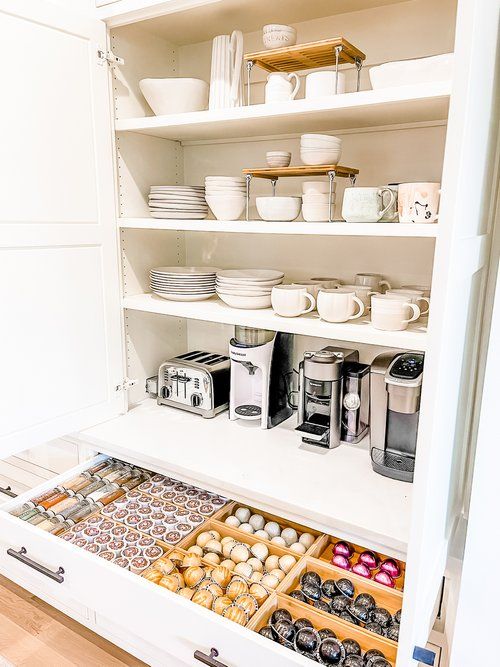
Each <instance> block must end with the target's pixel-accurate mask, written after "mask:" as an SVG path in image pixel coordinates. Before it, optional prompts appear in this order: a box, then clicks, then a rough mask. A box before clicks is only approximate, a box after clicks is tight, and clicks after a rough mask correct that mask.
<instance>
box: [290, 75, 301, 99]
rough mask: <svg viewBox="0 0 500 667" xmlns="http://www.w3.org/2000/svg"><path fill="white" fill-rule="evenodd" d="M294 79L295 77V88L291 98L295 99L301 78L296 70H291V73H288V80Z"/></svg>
mask: <svg viewBox="0 0 500 667" xmlns="http://www.w3.org/2000/svg"><path fill="white" fill-rule="evenodd" d="M292 79H295V88H294V89H293V91H292V94H291V95H290V99H291V100H294V99H295V95H296V94H297V93H298V92H299V88H300V79H299V76H298V74H295V72H290V74H289V75H288V81H291V80H292Z"/></svg>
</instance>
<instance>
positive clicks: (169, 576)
mask: <svg viewBox="0 0 500 667" xmlns="http://www.w3.org/2000/svg"><path fill="white" fill-rule="evenodd" d="M106 460H108V457H103V456H100V457H97V458H96V459H95V460H94V461H93V462H91V463H90V464H89V463H87V464H86V465H84V466H79V469H74V470H73V471H68V472H67V473H66V474H65V477H64V476H60V478H58V479H56V480H54V481H53V482H52V483H50V482H47V483H46V484H45V485H42V486H41V487H39V488H38V489H36V490H35V491H30V492H28V493H26V494H25V495H24V496H23V497H20V498H19V499H17V500H12V501H11V502H9V503H7V504H6V505H5V506H4V511H3V512H0V522H3V523H4V524H5V523H6V522H8V523H9V528H8V529H6V528H5V526H4V528H5V529H4V530H3V531H2V534H3V535H9V541H10V540H12V541H11V542H10V544H6V543H5V538H2V540H1V541H0V569H1V570H2V571H6V568H7V570H13V575H11V574H10V573H9V576H12V578H13V579H15V580H21V581H20V582H22V580H23V577H24V576H26V575H27V574H28V572H29V571H33V570H34V571H35V572H37V573H38V574H39V576H41V577H42V581H43V582H44V583H45V584H46V586H47V587H50V589H51V592H50V594H51V596H52V597H53V596H54V592H53V588H54V586H57V585H59V584H68V589H67V593H69V594H70V595H71V596H73V597H76V599H78V600H80V601H81V602H82V603H84V604H88V605H89V606H91V607H93V608H94V609H96V611H98V612H99V613H101V614H102V615H103V616H107V617H108V618H113V619H115V620H116V621H118V622H120V623H121V624H123V625H124V626H125V627H131V626H133V631H134V632H135V633H136V634H137V633H141V632H142V633H144V640H145V641H150V642H151V643H152V644H156V645H159V646H162V645H163V642H164V641H166V640H167V635H168V642H169V649H170V650H171V652H173V653H172V654H173V655H176V656H177V657H179V658H183V659H186V657H187V654H186V651H187V650H188V647H191V645H190V640H187V639H186V638H185V637H184V638H183V635H182V633H185V632H186V631H187V629H188V628H189V627H191V628H196V636H197V637H199V638H200V642H201V645H202V646H203V645H204V644H203V639H202V637H207V641H208V635H210V632H212V634H211V635H210V636H211V637H214V638H215V637H217V636H219V639H221V638H222V637H224V640H223V641H224V642H227V641H228V640H227V633H228V632H229V633H230V634H231V633H238V632H244V633H248V631H249V630H250V631H254V633H253V634H252V635H250V637H254V639H253V641H255V642H257V644H256V646H258V647H259V650H260V651H262V652H263V653H262V655H263V656H264V655H267V657H266V658H264V659H265V660H269V659H270V658H269V655H268V651H271V652H272V653H273V654H275V656H274V657H273V658H272V660H273V664H276V665H280V666H281V664H283V665H287V664H306V663H304V660H307V659H308V658H313V659H316V660H317V661H318V662H322V661H323V662H324V659H323V657H322V654H321V651H320V649H321V647H322V646H323V645H322V644H321V642H320V643H319V644H318V647H316V648H315V649H314V651H313V653H311V654H310V655H307V654H306V655H307V658H304V657H303V656H301V655H300V650H299V651H298V649H297V646H296V645H295V644H294V643H293V642H290V641H288V640H286V639H284V638H283V637H282V636H280V635H279V634H277V630H276V628H275V624H273V623H272V620H271V617H272V614H273V612H274V611H275V610H276V609H285V610H288V612H289V613H290V615H291V617H292V618H293V620H296V619H299V618H302V619H308V621H309V622H310V624H312V626H313V628H314V629H315V630H317V631H319V630H325V629H328V630H329V631H331V632H333V633H335V635H336V637H337V638H338V639H339V640H340V642H342V641H343V640H346V639H350V640H353V641H352V642H346V644H345V646H346V647H347V648H350V647H351V648H352V646H354V647H355V648H356V647H358V646H359V650H360V651H362V652H366V651H368V650H377V651H380V654H381V655H383V656H384V657H385V659H386V660H387V661H389V664H394V661H395V658H396V653H397V641H394V640H395V639H397V630H398V627H399V626H398V623H397V621H399V618H398V616H397V614H398V613H400V609H401V605H402V596H403V594H402V590H400V589H402V587H403V581H404V564H403V563H400V562H399V561H398V562H397V565H398V567H399V568H400V570H401V576H400V577H399V579H398V580H397V585H398V588H390V587H388V586H384V585H382V584H380V583H377V582H376V581H374V580H373V579H367V578H365V577H362V576H359V575H358V574H356V573H354V572H352V571H346V570H345V569H342V568H339V567H336V566H335V565H332V564H331V563H329V562H328V561H330V560H331V559H332V556H333V549H334V547H335V545H337V544H339V540H337V539H336V538H334V537H333V536H331V535H325V534H322V533H319V532H318V531H315V530H312V529H309V528H307V527H306V526H303V525H300V524H297V523H294V522H289V521H287V520H286V519H284V518H282V517H279V516H276V515H273V514H270V513H267V512H261V511H260V510H258V509H257V508H254V507H248V506H245V508H246V509H247V510H248V511H247V512H245V515H248V514H249V515H250V516H251V515H260V517H261V518H258V519H257V520H256V522H254V523H256V525H257V524H258V525H263V524H265V525H266V527H267V526H268V522H273V526H274V531H275V532H276V535H275V541H273V540H272V539H271V535H270V534H269V535H268V538H265V537H262V535H263V533H261V534H260V535H259V534H257V535H255V534H253V533H251V532H246V531H248V530H251V529H249V528H248V526H249V524H248V523H246V526H245V527H244V529H243V530H242V529H241V528H240V527H239V525H238V526H237V525H234V524H236V523H237V522H236V521H235V519H234V518H230V517H234V516H235V513H236V512H237V511H238V510H241V509H242V508H243V506H241V505H239V504H238V503H236V502H234V501H228V500H227V499H226V498H223V497H222V496H219V495H217V494H214V493H210V492H208V491H204V490H203V489H197V488H196V487H192V486H190V485H188V484H184V483H183V482H180V481H179V480H175V479H172V478H168V477H165V476H163V475H158V474H156V473H153V472H149V471H146V470H144V469H140V468H138V469H137V471H138V474H140V475H142V476H143V477H144V478H145V481H143V482H142V483H141V484H140V485H138V486H136V487H135V488H133V489H127V488H124V489H123V491H124V493H122V494H121V495H120V496H119V497H117V498H116V499H115V500H114V501H113V502H111V503H109V504H108V505H106V506H104V507H99V506H98V505H93V506H92V507H93V509H95V511H93V512H92V513H90V514H88V515H87V516H85V517H84V518H83V519H82V521H80V522H77V523H75V524H74V525H69V523H68V522H67V521H66V522H65V528H66V530H64V531H61V532H59V534H58V535H52V534H50V533H48V532H46V531H45V530H40V529H39V528H38V527H37V526H36V525H31V524H29V523H27V521H23V520H21V519H20V518H18V517H17V516H15V514H17V513H19V508H20V507H23V508H26V507H29V506H30V505H32V504H33V503H30V496H31V497H34V498H36V497H37V496H40V495H46V494H47V493H48V492H50V490H51V489H52V488H55V486H57V488H59V489H64V482H65V478H66V480H71V479H72V476H73V477H74V475H75V472H76V473H79V474H80V475H81V474H82V473H84V472H85V470H86V469H88V468H89V466H90V465H93V466H98V465H99V464H100V463H102V462H103V461H106ZM118 463H121V462H118ZM43 487H45V488H43ZM190 501H195V502H190ZM126 508H128V513H127V512H124V510H125V509H126ZM144 508H149V509H144ZM150 510H151V511H150ZM162 510H163V511H162ZM141 511H142V512H143V514H144V515H149V516H151V517H153V516H154V526H161V525H162V521H168V520H169V518H170V517H171V523H172V524H173V523H174V522H179V520H180V521H181V522H183V523H185V524H186V525H185V531H186V532H185V534H181V531H179V535H178V536H176V539H175V540H174V542H175V543H172V542H171V543H169V542H168V541H167V540H166V539H163V538H162V536H163V534H162V535H161V536H158V534H157V533H156V534H155V533H154V532H153V530H151V529H149V530H143V529H144V528H151V527H150V526H149V523H147V524H144V520H145V519H142V518H141V519H140V521H138V520H137V519H138V518H140V516H139V515H140V512H141ZM158 511H160V513H161V514H160V515H157V514H156V513H155V512H158ZM7 512H10V513H12V514H7ZM201 512H204V515H203V514H201ZM240 516H241V514H240ZM131 517H133V518H134V520H133V521H131V520H130V519H131ZM152 520H153V519H150V520H147V521H152ZM226 521H227V522H228V523H226ZM188 522H190V523H189V524H188ZM231 523H232V524H233V525H230V524H231ZM43 525H47V522H46V521H45V523H44V524H43ZM176 525H177V527H178V525H179V524H178V523H177V524H176ZM99 527H103V531H100V530H99ZM168 527H169V524H167V526H166V531H165V535H169V534H170V533H171V532H172V531H171V530H168ZM104 528H105V529H106V530H104ZM141 528H143V529H142V530H141ZM286 529H289V530H288V532H283V531H285V530H286ZM290 529H293V530H290ZM56 532H57V531H56ZM104 533H107V534H108V535H109V536H110V537H111V538H112V539H109V537H106V536H104V537H103V534H104ZM278 533H279V534H280V535H281V534H283V535H285V536H287V537H289V536H290V535H292V540H293V539H297V541H298V539H299V537H300V536H302V534H304V533H308V535H307V539H305V540H304V542H305V543H306V544H307V547H303V548H302V549H299V547H297V544H298V542H295V543H293V544H292V540H290V539H288V541H287V542H286V543H285V545H283V543H276V537H277V536H278ZM177 537H178V539H177ZM122 538H123V542H124V544H122V545H120V543H119V541H120V540H121V539H122ZM277 541H278V542H281V541H283V538H281V541H280V540H279V539H278V540H277ZM340 544H341V545H342V548H344V549H345V548H348V549H349V553H352V556H351V561H352V563H354V562H355V561H356V560H357V559H358V558H359V557H360V556H361V554H362V553H363V551H364V550H363V549H362V547H360V546H359V545H354V544H352V545H346V543H344V542H341V543H340ZM110 545H111V546H110ZM3 546H6V547H7V548H6V549H5V550H3V549H2V547H3ZM78 547H81V548H78ZM111 547H112V548H111ZM145 550H147V551H145ZM145 553H146V555H145ZM365 553H366V552H365ZM370 553H372V555H373V557H374V558H375V559H376V561H377V564H379V561H383V560H384V559H385V557H384V556H383V555H382V554H373V552H370ZM35 556H36V557H35ZM147 556H149V557H147ZM47 562H48V563H50V565H49V564H45V563H47ZM16 563H17V565H16ZM53 563H57V564H58V566H56V567H52V566H51V564H53ZM23 566H24V569H23ZM26 566H28V568H29V570H28V569H27V568H26ZM117 566H119V567H117ZM349 566H350V565H349ZM103 568H104V569H103ZM308 573H309V574H308ZM311 573H315V574H311ZM304 575H307V576H306V579H307V577H311V576H312V577H316V576H319V578H320V579H321V582H322V584H324V582H325V581H326V582H328V583H327V584H326V586H323V588H321V589H319V590H320V592H321V595H320V596H319V597H317V596H316V597H317V599H316V598H315V596H314V595H313V596H312V597H311V596H310V595H309V596H305V595H304V594H303V593H302V590H305V592H306V593H308V594H309V593H310V591H309V590H308V589H307V587H306V588H305V589H304V586H303V583H304V580H303V577H304ZM29 576H32V575H29ZM342 579H344V580H346V579H347V580H348V582H349V583H348V584H347V586H348V590H346V589H342V592H339V591H338V590H336V589H335V588H332V586H333V587H335V583H334V582H339V581H340V580H342ZM84 581H88V582H90V583H89V585H88V586H85V584H84ZM93 582H98V583H99V586H98V593H96V591H95V590H94V591H93ZM328 586H330V589H329V588H328ZM339 586H340V587H342V583H340V584H339ZM349 586H350V588H349ZM297 591H300V592H299V593H297ZM335 595H336V596H337V597H339V598H341V597H342V596H343V597H345V602H343V601H342V602H343V603H342V605H340V606H339V607H338V609H337V607H335V609H336V611H334V609H333V608H332V605H331V603H332V600H333V598H334V597H335ZM359 595H362V596H363V597H362V598H361V599H362V600H363V601H364V602H367V601H368V602H370V601H372V603H371V607H370V608H369V609H368V608H367V610H366V613H365V615H364V617H363V620H362V622H361V621H359V620H357V619H356V618H355V617H354V616H353V615H352V614H351V612H353V611H354V612H355V611H356V607H355V604H356V598H357V596H359ZM349 596H350V597H349ZM132 598H133V599H134V605H133V606H132V605H130V603H129V600H130V599H132ZM145 607H148V608H150V610H153V609H156V611H157V612H158V616H159V617H161V616H162V615H163V617H165V616H164V615H165V613H166V611H165V610H166V609H168V613H169V619H172V621H171V627H170V630H169V631H168V632H167V634H162V633H161V631H160V630H159V628H160V627H161V625H160V626H158V624H156V621H155V622H149V621H148V623H149V625H148V623H146V620H147V619H151V616H153V615H154V614H152V613H151V614H149V613H148V615H147V619H145V615H144V614H143V611H144V608H145ZM340 607H342V609H340ZM342 612H343V613H342ZM372 612H373V613H372ZM280 613H281V612H280ZM141 614H142V615H141ZM373 614H375V616H374V617H373V618H374V619H377V620H379V621H381V623H379V624H378V625H374V624H373V619H372V616H373ZM200 615H201V616H200ZM204 615H208V616H204ZM394 618H396V619H397V620H396V621H394ZM186 623H188V626H186V627H184V624H186ZM370 623H371V624H372V625H370ZM238 628H240V629H239V630H238ZM278 630H279V628H278ZM389 631H390V632H389ZM325 632H326V630H325ZM158 633H159V634H158ZM384 635H388V636H384ZM141 636H142V635H141ZM250 637H249V636H248V634H247V635H246V639H249V638H250ZM269 639H273V640H274V641H269ZM299 639H300V638H299ZM213 641H214V640H210V645H212V646H213ZM299 643H300V642H299ZM327 644H328V642H327ZM199 645H200V643H197V644H193V646H192V647H193V648H196V647H197V646H199ZM206 645H208V643H207V644H206ZM229 645H230V644H229ZM343 646H344V645H343V644H340V648H339V650H344V649H343ZM313 648H314V647H313ZM284 649H294V653H291V652H290V651H289V650H286V651H285V650H284ZM189 650H190V649H189ZM256 650H257V649H256ZM322 650H323V649H322ZM325 650H326V648H325ZM356 650H357V648H356ZM276 652H278V653H276ZM283 653H284V654H285V655H282V654H283ZM255 655H256V654H254V656H253V657H254V659H255ZM191 656H192V652H191ZM278 658H279V659H278ZM238 659H239V662H238V663H237V664H238V665H240V664H241V665H245V667H246V664H247V663H246V662H245V660H243V661H241V659H240V657H239V656H238ZM248 660H249V662H248V665H250V664H251V661H250V659H248ZM324 664H335V663H324Z"/></svg>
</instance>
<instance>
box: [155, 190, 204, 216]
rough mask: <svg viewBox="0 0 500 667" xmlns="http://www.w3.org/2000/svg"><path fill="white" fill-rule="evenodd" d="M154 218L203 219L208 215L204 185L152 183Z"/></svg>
mask: <svg viewBox="0 0 500 667" xmlns="http://www.w3.org/2000/svg"><path fill="white" fill-rule="evenodd" d="M149 211H150V213H151V217H152V218H164V219H166V220H203V218H206V217H207V215H208V205H207V202H206V201H205V188H204V187H203V185H152V186H151V191H150V193H149Z"/></svg>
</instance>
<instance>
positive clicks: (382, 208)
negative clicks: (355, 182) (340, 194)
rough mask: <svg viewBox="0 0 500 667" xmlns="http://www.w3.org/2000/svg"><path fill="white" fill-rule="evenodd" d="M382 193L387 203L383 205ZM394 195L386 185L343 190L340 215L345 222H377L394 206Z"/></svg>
mask: <svg viewBox="0 0 500 667" xmlns="http://www.w3.org/2000/svg"><path fill="white" fill-rule="evenodd" d="M384 194H387V195H388V196H387V197H386V199H387V200H388V203H387V204H386V205H384ZM395 201H396V197H395V195H394V192H393V191H392V190H391V189H390V188H388V187H385V186H384V187H380V188H358V187H350V188H346V189H345V190H344V199H343V201H342V217H343V218H344V220H345V221H346V222H379V221H380V220H381V219H382V218H383V217H384V215H385V214H386V213H387V212H388V211H389V210H390V208H391V206H394V203H395Z"/></svg>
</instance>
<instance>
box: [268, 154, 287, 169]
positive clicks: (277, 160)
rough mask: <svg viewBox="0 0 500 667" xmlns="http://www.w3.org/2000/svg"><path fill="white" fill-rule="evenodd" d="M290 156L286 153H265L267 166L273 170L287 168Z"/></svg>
mask: <svg viewBox="0 0 500 667" xmlns="http://www.w3.org/2000/svg"><path fill="white" fill-rule="evenodd" d="M291 159H292V154H291V153H289V152H288V151H268V152H267V153H266V162H267V166H268V167H271V168H273V169H279V168H281V167H288V165H289V164H290V161H291Z"/></svg>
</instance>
